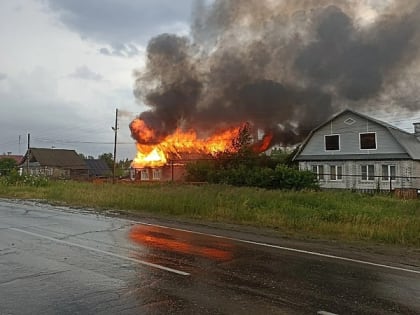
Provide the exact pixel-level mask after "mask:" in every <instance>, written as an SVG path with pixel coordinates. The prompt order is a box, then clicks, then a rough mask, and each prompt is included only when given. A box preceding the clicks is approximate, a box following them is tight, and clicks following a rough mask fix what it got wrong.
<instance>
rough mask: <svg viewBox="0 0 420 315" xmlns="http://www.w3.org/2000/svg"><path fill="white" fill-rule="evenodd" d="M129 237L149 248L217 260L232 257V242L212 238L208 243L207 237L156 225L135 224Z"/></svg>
mask: <svg viewBox="0 0 420 315" xmlns="http://www.w3.org/2000/svg"><path fill="white" fill-rule="evenodd" d="M129 237H130V239H131V240H132V241H134V242H135V243H137V244H139V245H141V246H145V247H146V248H148V249H149V250H154V249H157V250H159V251H167V252H170V253H173V254H177V253H182V254H187V255H190V256H201V257H206V258H209V259H211V260H217V261H227V260H231V259H232V257H233V249H234V246H233V244H230V243H227V242H225V241H220V240H213V241H212V242H211V243H209V242H208V239H203V237H198V236H197V235H194V234H191V233H186V232H180V231H175V230H168V229H163V228H161V227H156V226H150V225H135V226H133V227H132V228H131V230H130V233H129Z"/></svg>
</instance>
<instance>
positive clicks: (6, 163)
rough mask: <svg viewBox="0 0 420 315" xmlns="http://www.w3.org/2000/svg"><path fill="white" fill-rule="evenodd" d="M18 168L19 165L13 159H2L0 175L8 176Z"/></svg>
mask: <svg viewBox="0 0 420 315" xmlns="http://www.w3.org/2000/svg"><path fill="white" fill-rule="evenodd" d="M16 167H17V163H16V161H15V160H14V159H12V158H3V159H0V175H8V174H9V173H10V172H11V171H12V170H13V169H15V168H16Z"/></svg>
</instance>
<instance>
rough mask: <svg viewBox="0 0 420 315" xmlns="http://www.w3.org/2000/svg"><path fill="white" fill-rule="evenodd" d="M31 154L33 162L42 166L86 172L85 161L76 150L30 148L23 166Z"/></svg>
mask: <svg viewBox="0 0 420 315" xmlns="http://www.w3.org/2000/svg"><path fill="white" fill-rule="evenodd" d="M28 153H29V154H30V161H31V162H38V163H39V164H40V165H41V166H55V167H59V168H66V169H78V170H86V169H87V165H86V163H85V161H84V160H83V159H82V158H81V157H80V156H79V155H78V154H77V153H76V151H74V150H65V149H47V148H30V149H29V150H28V152H27V153H26V155H25V157H24V159H23V160H22V162H21V164H23V163H25V162H26V159H27V157H28Z"/></svg>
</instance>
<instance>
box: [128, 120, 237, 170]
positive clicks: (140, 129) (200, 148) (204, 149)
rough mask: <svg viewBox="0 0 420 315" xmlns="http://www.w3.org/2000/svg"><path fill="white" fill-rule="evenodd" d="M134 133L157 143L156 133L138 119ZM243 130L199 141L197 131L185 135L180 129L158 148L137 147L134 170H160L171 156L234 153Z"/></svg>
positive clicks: (227, 131)
mask: <svg viewBox="0 0 420 315" xmlns="http://www.w3.org/2000/svg"><path fill="white" fill-rule="evenodd" d="M131 129H132V133H133V134H135V135H136V138H137V139H141V140H142V141H144V142H143V143H150V142H153V140H155V139H156V134H155V132H154V131H153V130H152V129H150V128H149V127H148V126H147V125H146V124H145V122H144V121H143V120H141V119H139V118H137V119H135V120H134V121H133V122H132V123H131ZM239 132H240V127H235V128H229V129H227V130H224V131H221V132H218V133H215V134H213V135H212V136H210V137H208V138H205V139H200V138H198V137H197V133H196V132H195V131H194V130H189V131H182V130H180V129H177V130H176V131H175V132H174V133H173V134H171V135H168V136H166V137H165V138H164V139H162V140H161V141H160V142H159V143H158V144H140V143H137V155H136V157H135V159H134V160H133V163H132V166H133V167H135V168H143V167H159V166H163V165H165V164H166V163H167V161H168V159H169V157H170V156H178V157H180V154H182V153H188V154H192V153H195V154H210V155H214V154H216V153H217V152H221V151H225V150H232V148H231V145H232V140H233V139H234V138H236V137H237V136H238V135H239Z"/></svg>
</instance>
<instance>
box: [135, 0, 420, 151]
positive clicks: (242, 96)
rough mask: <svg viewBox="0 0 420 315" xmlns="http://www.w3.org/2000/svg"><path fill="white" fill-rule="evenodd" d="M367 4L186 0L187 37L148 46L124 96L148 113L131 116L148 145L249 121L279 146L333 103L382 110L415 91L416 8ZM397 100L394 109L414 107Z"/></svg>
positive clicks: (419, 34) (419, 40)
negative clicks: (149, 138)
mask: <svg viewBox="0 0 420 315" xmlns="http://www.w3.org/2000/svg"><path fill="white" fill-rule="evenodd" d="M372 2H373V1H368V0H353V1H342V0H330V1H327V0H316V1H315V0H312V1H311V0H299V1H298V0H296V1H286V0H284V1H269V0H215V1H213V2H212V3H211V4H206V3H207V2H205V1H204V0H201V1H196V3H195V6H194V10H193V21H192V23H191V33H190V36H187V37H180V36H177V35H171V34H162V35H159V36H157V37H155V38H153V39H151V40H150V42H149V44H148V47H147V62H146V66H145V69H143V70H141V71H137V72H136V73H135V88H134V94H135V96H136V97H137V99H138V100H139V101H140V102H142V103H144V104H145V105H147V106H148V107H150V110H148V111H145V112H143V113H141V114H140V115H139V118H141V119H143V120H144V121H145V122H146V124H147V125H148V126H149V127H150V128H153V129H154V130H155V131H156V139H154V141H156V142H158V141H159V139H161V138H163V137H165V136H166V135H168V134H171V133H172V132H174V131H175V129H176V128H184V129H190V128H194V129H195V130H197V131H198V132H199V135H202V136H205V135H208V134H210V133H212V132H214V131H215V130H217V129H220V128H223V127H227V126H234V125H238V124H240V123H243V122H249V123H251V125H252V126H253V127H254V128H256V129H260V130H264V131H265V132H266V133H272V134H273V135H274V137H273V143H272V144H275V143H277V144H283V145H288V144H296V143H298V142H299V141H301V140H302V138H303V137H305V136H306V135H307V134H308V132H309V131H310V130H311V129H312V128H314V127H315V126H317V125H318V124H320V123H321V122H323V121H324V120H326V119H327V118H328V117H329V116H331V115H332V114H333V113H335V112H337V111H339V110H340V109H342V108H343V107H348V106H351V107H354V108H356V109H366V106H370V108H369V109H372V106H373V107H374V109H382V110H387V109H388V110H390V109H391V108H390V107H391V106H395V103H394V102H389V103H384V102H375V100H379V99H385V98H386V97H385V96H388V97H389V98H388V99H392V97H393V95H398V87H407V86H410V87H412V90H418V87H419V83H418V82H417V83H413V82H414V81H413V82H406V81H407V80H411V81H412V80H414V79H416V76H415V75H412V74H411V75H408V73H409V72H410V71H413V69H417V71H418V72H417V73H420V70H419V69H420V63H419V60H420V58H419V44H420V5H419V4H418V2H417V1H414V0H413V1H409V0H401V1H396V0H395V1H392V0H387V1H382V2H378V3H380V4H381V5H379V4H378V5H377V6H376V7H375V6H373V5H371V3H372ZM385 4H386V5H385ZM368 13H370V16H369V15H368ZM414 73H416V72H414ZM405 74H407V75H405ZM417 79H418V77H417ZM404 93H405V92H404ZM405 94H406V95H405V97H406V101H404V102H402V103H400V104H398V107H399V110H402V109H404V110H418V109H419V107H420V104H419V103H418V102H413V101H410V100H409V99H407V93H405ZM393 110H395V108H394V109H393ZM133 137H134V138H136V139H137V140H138V141H141V140H140V139H139V138H138V137H136V135H135V134H133Z"/></svg>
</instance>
